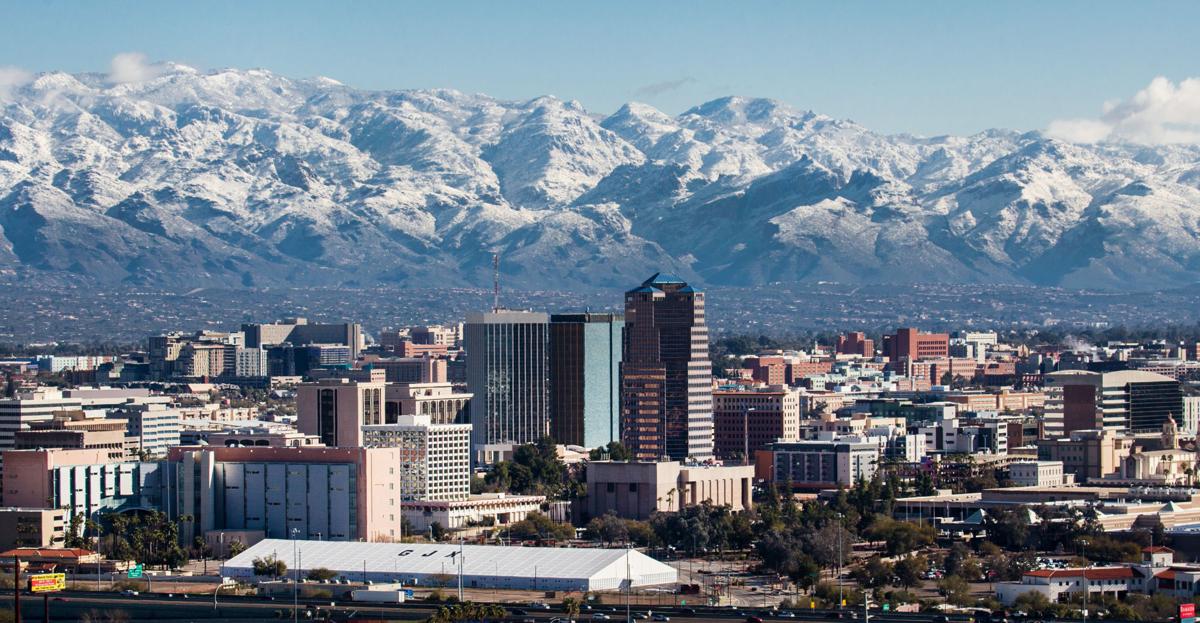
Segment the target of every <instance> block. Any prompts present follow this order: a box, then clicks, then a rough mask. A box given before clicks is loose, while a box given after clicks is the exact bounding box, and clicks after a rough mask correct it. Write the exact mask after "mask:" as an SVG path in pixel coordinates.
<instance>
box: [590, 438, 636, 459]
mask: <svg viewBox="0 0 1200 623" xmlns="http://www.w3.org/2000/svg"><path fill="white" fill-rule="evenodd" d="M605 457H607V458H608V460H610V461H628V460H630V459H632V458H633V453H632V452H630V451H629V448H626V447H625V444H623V443H621V442H619V441H610V442H608V445H606V446H604V447H601V448H593V449H592V451H591V452H590V453H588V458H589V459H590V460H593V461H600V460H603V458H605Z"/></svg>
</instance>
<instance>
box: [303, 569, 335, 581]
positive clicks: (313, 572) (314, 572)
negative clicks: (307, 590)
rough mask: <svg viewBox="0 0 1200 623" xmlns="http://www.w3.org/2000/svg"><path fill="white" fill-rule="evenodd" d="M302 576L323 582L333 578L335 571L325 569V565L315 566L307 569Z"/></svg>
mask: <svg viewBox="0 0 1200 623" xmlns="http://www.w3.org/2000/svg"><path fill="white" fill-rule="evenodd" d="M304 577H305V578H307V579H309V580H312V581H314V582H324V581H326V580H332V579H333V578H336V577H337V573H336V572H334V571H331V570H329V569H326V568H325V567H317V568H315V569H309V570H308V573H306V574H304Z"/></svg>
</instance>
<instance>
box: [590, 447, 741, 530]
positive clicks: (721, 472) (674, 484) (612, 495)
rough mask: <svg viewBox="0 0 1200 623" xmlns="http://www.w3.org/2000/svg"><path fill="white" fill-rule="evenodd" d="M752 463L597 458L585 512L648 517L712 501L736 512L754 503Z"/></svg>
mask: <svg viewBox="0 0 1200 623" xmlns="http://www.w3.org/2000/svg"><path fill="white" fill-rule="evenodd" d="M753 479H754V467H753V466H752V465H744V466H716V465H693V464H683V463H680V462H678V461H661V462H651V461H628V462H625V461H593V462H592V463H589V464H588V479H587V480H588V482H587V489H588V497H587V515H588V516H589V517H599V516H601V515H604V514H605V513H608V512H614V513H616V514H617V515H618V516H621V517H627V518H629V519H647V518H649V517H650V515H652V514H653V513H655V512H670V511H677V510H680V509H682V508H683V507H685V506H696V505H699V504H703V503H706V502H707V503H709V504H712V505H714V506H729V507H730V508H731V509H733V510H734V511H741V510H746V509H749V508H750V507H751V495H752V493H753V491H752V486H753Z"/></svg>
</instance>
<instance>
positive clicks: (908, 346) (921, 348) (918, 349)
mask: <svg viewBox="0 0 1200 623" xmlns="http://www.w3.org/2000/svg"><path fill="white" fill-rule="evenodd" d="M883 354H885V355H887V357H888V359H890V360H891V361H893V362H896V361H900V360H902V359H903V360H907V361H916V360H918V359H937V358H945V357H949V356H950V335H949V334H947V333H921V332H920V331H919V330H917V329H897V330H896V333H895V335H885V336H883Z"/></svg>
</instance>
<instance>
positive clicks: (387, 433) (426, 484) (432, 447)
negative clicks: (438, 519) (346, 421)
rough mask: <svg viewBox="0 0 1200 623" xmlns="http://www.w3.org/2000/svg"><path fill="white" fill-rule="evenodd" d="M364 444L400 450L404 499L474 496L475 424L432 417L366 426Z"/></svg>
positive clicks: (459, 498) (407, 417)
mask: <svg viewBox="0 0 1200 623" xmlns="http://www.w3.org/2000/svg"><path fill="white" fill-rule="evenodd" d="M363 445H365V446H367V447H368V448H398V449H399V450H400V457H399V458H400V465H399V466H398V467H399V471H400V499H402V500H405V501H409V500H465V499H467V498H469V497H471V425H470V424H437V423H434V422H433V419H432V418H431V417H430V416H428V415H401V416H399V417H398V418H397V421H396V422H395V423H389V424H379V425H373V426H364V427H363Z"/></svg>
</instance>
